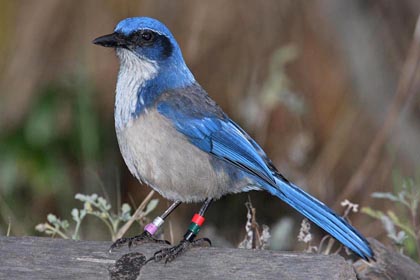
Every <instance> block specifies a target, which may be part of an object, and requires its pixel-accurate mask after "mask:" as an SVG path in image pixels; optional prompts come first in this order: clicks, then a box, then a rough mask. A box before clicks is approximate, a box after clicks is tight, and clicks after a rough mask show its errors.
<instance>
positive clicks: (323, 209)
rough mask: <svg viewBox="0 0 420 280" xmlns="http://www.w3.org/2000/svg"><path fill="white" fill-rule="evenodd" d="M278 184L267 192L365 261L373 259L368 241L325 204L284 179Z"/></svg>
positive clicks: (277, 181) (280, 179)
mask: <svg viewBox="0 0 420 280" xmlns="http://www.w3.org/2000/svg"><path fill="white" fill-rule="evenodd" d="M276 184H277V188H274V187H273V186H269V187H268V189H267V191H269V192H270V193H271V194H273V195H275V196H277V197H279V198H280V199H282V200H284V201H285V202H286V203H288V204H289V205H290V206H292V207H293V208H295V209H296V210H297V211H299V212H300V213H301V214H303V215H304V216H305V217H306V218H308V219H309V220H311V221H312V222H314V223H315V224H317V225H318V226H319V227H321V228H322V229H324V230H325V231H326V232H328V233H329V234H331V235H332V236H333V237H334V238H335V239H337V240H338V241H340V242H341V243H343V244H344V245H345V246H347V247H348V248H349V249H351V250H352V251H353V252H355V253H356V254H358V255H359V256H360V257H361V258H363V259H365V260H368V259H370V258H373V252H372V249H371V248H370V246H369V243H368V241H367V240H366V239H365V238H364V237H363V236H362V235H361V234H360V233H359V232H358V231H357V230H356V229H355V228H354V227H353V226H351V225H350V224H349V223H348V222H346V221H345V220H344V219H343V218H342V217H340V216H338V215H337V214H336V213H334V212H333V211H332V210H331V209H330V208H328V207H327V206H326V205H325V204H324V203H322V202H320V201H319V200H318V199H316V198H314V197H313V196H311V195H309V194H308V193H306V192H304V191H303V190H301V189H300V188H299V187H297V186H295V185H293V184H292V183H289V182H286V181H284V180H283V179H282V178H276Z"/></svg>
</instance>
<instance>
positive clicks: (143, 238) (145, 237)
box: [109, 231, 171, 253]
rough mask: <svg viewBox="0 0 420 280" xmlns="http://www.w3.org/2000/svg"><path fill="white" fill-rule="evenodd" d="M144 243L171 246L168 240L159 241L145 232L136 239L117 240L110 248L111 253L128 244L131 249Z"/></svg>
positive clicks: (124, 238) (135, 237)
mask: <svg viewBox="0 0 420 280" xmlns="http://www.w3.org/2000/svg"><path fill="white" fill-rule="evenodd" d="M144 243H157V244H166V245H171V243H170V242H169V241H166V240H159V239H156V238H154V237H153V236H152V235H151V234H150V233H149V232H147V231H143V233H142V234H140V235H136V236H134V237H128V238H127V237H123V238H120V239H117V240H116V241H115V242H114V243H113V244H112V245H111V247H110V248H109V252H110V253H111V252H112V251H113V250H115V249H118V248H121V247H122V246H124V245H125V244H128V248H129V249H130V248H131V246H133V245H134V246H137V245H140V244H144Z"/></svg>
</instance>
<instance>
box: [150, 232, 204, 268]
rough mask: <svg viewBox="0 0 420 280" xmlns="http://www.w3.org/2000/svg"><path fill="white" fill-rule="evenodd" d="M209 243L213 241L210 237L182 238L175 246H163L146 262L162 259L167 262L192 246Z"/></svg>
mask: <svg viewBox="0 0 420 280" xmlns="http://www.w3.org/2000/svg"><path fill="white" fill-rule="evenodd" d="M206 243H207V244H208V245H209V246H211V241H210V239H208V238H200V239H197V240H194V241H192V242H190V241H187V240H181V242H180V243H179V244H178V245H176V246H173V247H170V248H163V249H161V250H159V251H157V252H155V254H154V255H153V257H151V258H150V259H148V260H147V261H146V263H148V262H150V261H152V260H153V261H155V262H160V261H162V260H165V264H167V263H169V262H172V261H174V260H175V259H176V258H177V257H178V256H180V255H182V254H183V253H185V252H186V251H188V249H189V248H191V247H203V246H205V244H206Z"/></svg>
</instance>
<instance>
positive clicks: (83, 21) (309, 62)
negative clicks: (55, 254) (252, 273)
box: [0, 0, 420, 249]
mask: <svg viewBox="0 0 420 280" xmlns="http://www.w3.org/2000/svg"><path fill="white" fill-rule="evenodd" d="M419 14H420V2H419V1H416V0H401V1H385V0H383V1H364V0H354V1H333V0H325V1H294V0H282V1H277V0H266V1H257V0H254V1H242V0H231V1H222V0H216V1H193V0H183V1H170V0H147V1H140V0H138V1H132V0H106V1H102V0H101V1H99V0H85V1H70V0H68V1H67V0H63V1H57V0H43V1H30V0H18V1H10V0H9V1H8V0H0V234H1V235H6V234H7V233H8V234H10V235H17V236H21V235H37V234H40V233H38V232H36V231H35V225H37V224H39V223H42V222H44V221H45V220H46V215H47V214H48V213H54V214H55V215H57V217H60V218H62V219H67V220H71V214H70V212H71V209H72V208H74V207H78V208H80V207H81V202H80V201H77V200H75V199H74V196H75V194H76V193H83V194H92V193H97V194H98V195H100V196H103V197H105V198H106V199H107V200H108V201H109V202H110V203H111V204H112V206H113V207H114V208H115V211H117V210H116V209H117V208H118V207H119V204H120V203H121V202H126V203H129V204H130V205H131V207H132V208H136V207H137V206H138V205H139V204H140V203H141V201H142V200H143V199H144V197H145V196H146V195H147V194H148V193H149V191H150V189H149V188H148V187H146V186H142V185H140V184H139V183H138V182H137V180H136V179H135V178H134V177H133V176H131V174H130V173H129V171H128V169H127V168H126V166H125V165H124V162H123V160H122V158H121V156H120V153H119V150H118V146H117V142H116V137H115V132H114V121H113V104H114V97H115V95H114V90H115V83H116V78H117V73H118V61H117V58H116V57H115V54H114V51H113V50H109V49H104V48H99V47H98V46H95V45H93V44H92V43H91V41H92V39H94V38H96V37H97V36H100V35H104V34H108V33H111V32H112V30H113V28H114V26H115V25H116V24H117V23H118V21H120V20H121V19H123V18H126V17H130V16H150V17H155V18H157V19H159V20H161V21H162V22H164V23H165V24H166V25H167V26H168V27H169V28H170V29H171V31H172V33H173V34H174V35H175V37H176V38H177V40H178V42H179V44H180V46H181V48H182V50H183V54H184V57H185V60H186V62H187V64H188V65H189V67H190V68H191V70H192V72H193V73H194V75H195V77H196V79H197V80H198V81H199V83H200V84H201V85H202V86H203V87H204V88H205V89H206V90H207V91H208V93H209V94H210V96H212V98H214V99H215V100H216V101H217V103H218V104H219V105H220V106H221V107H222V108H223V109H224V110H225V111H226V112H227V113H228V114H229V115H230V116H231V117H232V118H233V119H234V120H236V121H237V122H238V123H239V124H240V125H241V126H242V127H244V128H245V129H246V130H247V131H248V132H249V133H250V134H251V135H252V136H253V137H254V138H255V139H256V140H257V142H259V144H260V145H261V146H262V147H264V149H265V151H266V152H267V154H268V155H269V156H270V157H271V159H272V160H273V162H274V163H275V165H276V166H277V167H278V169H279V170H280V171H281V172H282V173H283V174H284V175H285V176H286V177H287V178H289V179H290V180H292V181H294V182H296V183H297V184H298V185H300V186H301V187H302V188H303V189H305V190H307V191H308V192H310V193H311V194H313V195H315V196H316V197H318V198H319V199H321V200H322V201H324V202H325V203H326V204H327V205H329V206H331V207H332V208H334V210H336V211H337V212H339V213H343V211H344V209H343V208H342V207H341V206H340V202H341V201H343V200H344V199H348V200H350V201H352V202H353V203H356V204H359V205H360V207H366V206H368V207H371V208H373V209H378V210H381V211H384V212H386V211H387V209H390V208H392V207H393V205H392V202H387V201H386V200H378V199H374V198H372V197H371V194H372V193H374V192H395V189H396V188H397V189H398V187H399V185H401V180H402V179H401V180H399V179H395V178H396V177H398V178H417V177H418V176H419V170H420V169H419V166H420V151H419V144H420V122H419V121H420V95H419V89H420V87H419V83H418V82H419V80H420V79H419V77H418V76H419V72H420V71H419V69H418V68H417V67H419V65H420V64H419V62H420V59H419V52H420V47H419V46H420V44H419V41H420V39H419V38H417V41H416V39H415V40H413V34H414V31H415V26H416V21H417V17H418V15H419ZM419 31H420V30H419ZM419 31H418V33H420V32H419ZM419 36H420V34H417V37H419ZM418 64H419V65H418ZM396 174H397V175H398V176H396ZM417 182H418V181H417ZM416 186H417V190H418V188H419V185H418V184H417V185H416ZM248 195H249V197H248ZM155 197H156V198H159V204H158V206H157V208H156V209H155V210H154V211H153V212H152V213H151V214H150V216H151V217H153V216H155V215H158V214H159V213H160V211H162V210H163V209H164V208H165V207H167V205H168V203H167V201H166V200H165V199H163V198H161V197H159V196H158V195H157V194H155ZM249 198H250V199H251V200H252V203H253V205H254V207H255V209H256V211H257V212H256V215H257V220H258V222H259V223H260V224H266V225H268V226H269V227H271V228H280V229H281V231H283V233H284V234H283V235H284V236H287V238H288V239H286V241H283V245H282V246H280V247H281V248H283V249H296V244H297V238H296V235H297V233H298V230H299V226H300V222H301V220H302V216H300V215H299V214H297V213H296V212H295V211H294V210H292V209H291V208H290V207H288V206H287V205H286V204H285V203H282V202H280V201H279V200H278V199H276V198H273V197H271V196H270V195H268V194H265V193H259V192H252V193H249V194H240V195H232V196H227V197H224V198H222V199H220V200H219V201H217V202H216V203H214V205H213V206H212V208H211V209H210V210H209V212H208V220H207V221H208V222H207V225H206V227H205V229H206V230H207V234H208V235H210V236H214V237H213V238H216V240H219V241H218V242H219V243H218V244H227V245H226V246H228V245H229V244H230V245H231V246H237V244H238V243H239V242H240V241H241V240H242V239H243V238H244V235H245V223H246V213H247V210H246V207H245V205H244V204H245V202H246V201H247V200H248V199H249ZM199 207H200V206H199V205H182V206H181V207H180V208H179V209H178V210H177V211H176V212H175V213H174V214H173V215H172V216H171V225H172V227H173V233H174V236H175V239H178V238H180V236H181V234H183V232H184V231H185V228H186V226H188V224H189V220H190V217H191V215H192V214H193V212H194V211H196V209H198V208H199ZM350 219H351V221H352V223H353V224H354V225H355V226H356V227H357V228H359V229H360V231H361V232H362V233H364V234H365V235H367V236H373V237H375V238H378V239H380V240H385V239H386V235H387V232H386V231H385V229H384V228H383V226H382V223H381V221H380V220H377V219H373V218H371V217H369V216H368V215H366V214H363V213H360V212H358V213H353V214H351V215H350ZM167 226H168V225H166V227H167ZM165 230H166V231H167V228H165ZM313 230H314V232H317V231H318V232H317V234H316V235H317V236H318V239H319V238H320V237H322V236H323V235H324V234H325V233H323V232H321V230H319V229H317V228H316V227H313ZM106 231H107V230H106V226H104V225H103V224H98V221H97V219H95V218H88V219H87V220H86V221H85V222H84V224H83V226H82V238H83V239H94V240H107V239H108V240H109V239H110V237H109V235H108V234H107V232H106ZM135 232H140V229H139V227H138V226H137V227H136V228H134V229H133V230H132V231H131V233H132V234H133V233H135ZM205 234H206V232H205V233H204V235H205ZM128 235H129V234H128Z"/></svg>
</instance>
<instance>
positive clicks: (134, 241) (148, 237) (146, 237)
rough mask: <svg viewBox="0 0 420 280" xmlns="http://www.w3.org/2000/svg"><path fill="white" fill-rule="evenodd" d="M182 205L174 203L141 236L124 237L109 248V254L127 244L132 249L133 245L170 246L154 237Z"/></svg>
mask: <svg viewBox="0 0 420 280" xmlns="http://www.w3.org/2000/svg"><path fill="white" fill-rule="evenodd" d="M180 204H181V201H179V200H177V201H175V202H174V203H172V204H171V206H169V208H168V209H166V211H165V212H163V214H162V215H160V216H157V217H156V218H155V219H154V220H153V222H151V223H150V224H147V225H146V226H145V227H144V231H143V233H142V234H140V235H136V236H133V237H128V238H127V237H123V238H120V239H118V240H116V241H115V242H114V243H113V244H112V245H111V247H110V248H109V252H112V250H114V249H116V248H120V247H122V246H124V245H125V244H128V248H130V247H131V246H132V245H139V244H143V243H148V242H151V243H161V244H170V243H169V242H168V241H166V240H159V239H156V238H154V237H153V235H154V234H155V233H156V232H157V231H158V229H159V228H160V227H161V226H162V225H163V223H164V222H165V219H166V218H167V217H168V216H169V214H171V213H172V212H173V211H174V210H175V209H176V208H177V207H178V206H179V205H180Z"/></svg>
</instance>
